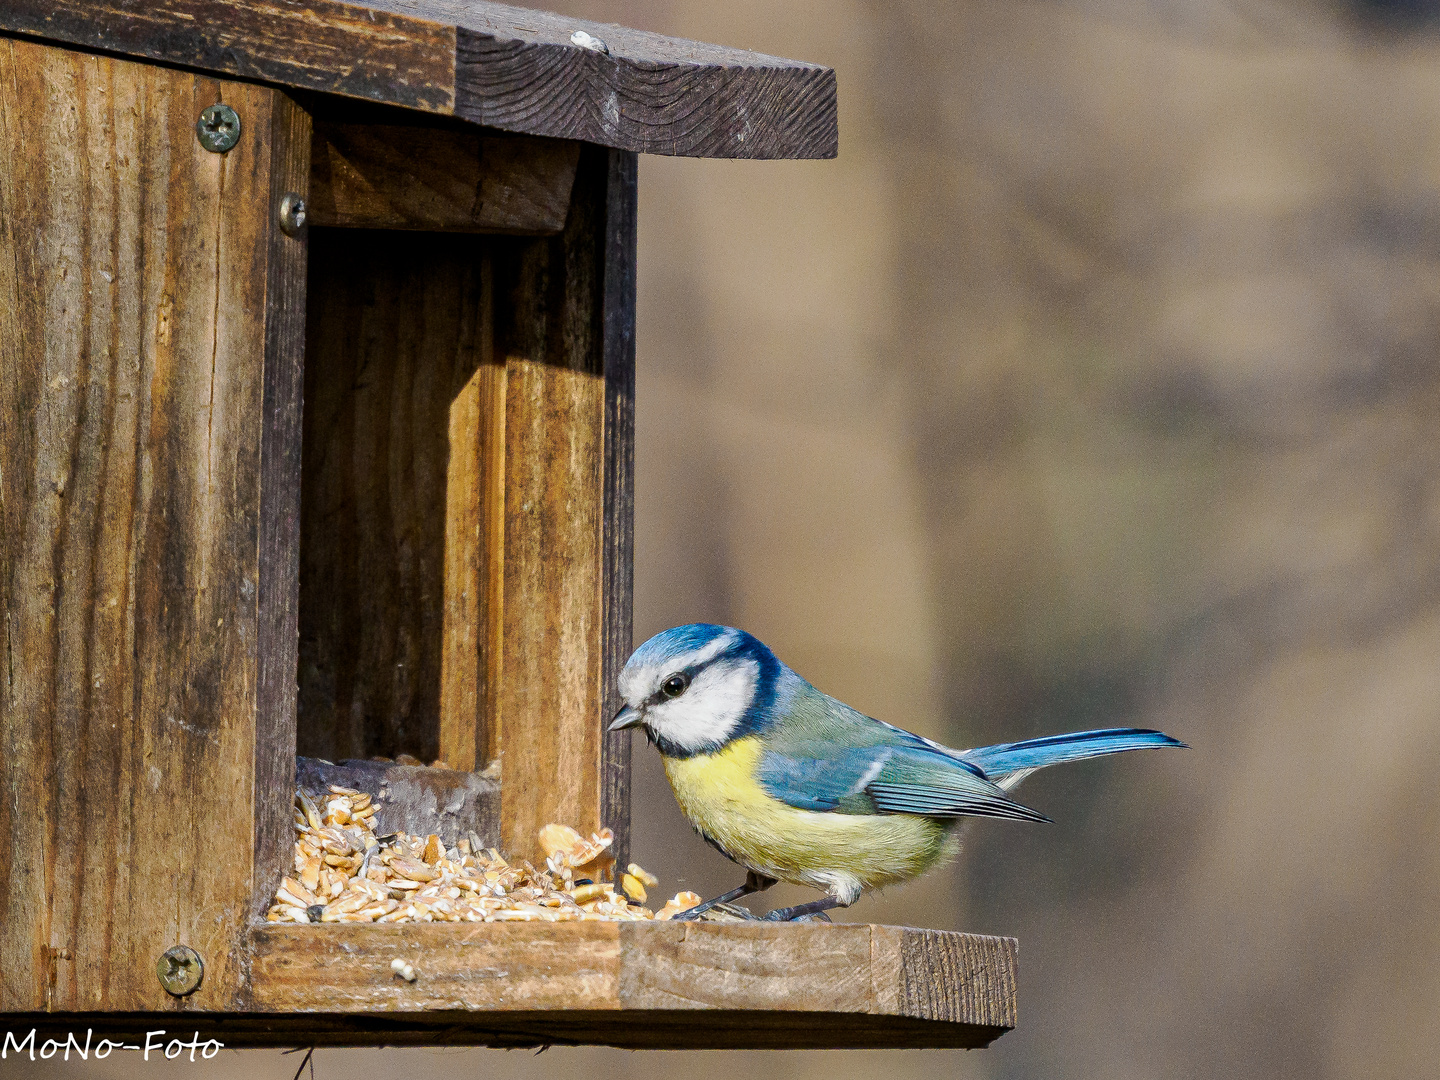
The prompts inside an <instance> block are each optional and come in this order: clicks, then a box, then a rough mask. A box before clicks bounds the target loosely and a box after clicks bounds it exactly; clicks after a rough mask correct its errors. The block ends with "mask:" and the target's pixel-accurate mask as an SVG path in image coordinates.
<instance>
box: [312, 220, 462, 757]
mask: <svg viewBox="0 0 1440 1080" xmlns="http://www.w3.org/2000/svg"><path fill="white" fill-rule="evenodd" d="M487 242H488V241H486V240H485V239H484V238H481V237H473V236H461V235H443V234H438V233H419V232H415V233H400V232H379V231H369V230H351V229H343V230H342V229H316V230H314V232H313V233H312V235H311V252H310V267H311V272H310V297H311V302H310V321H309V327H308V341H307V348H308V357H307V361H306V367H305V443H304V465H303V469H304V479H303V483H302V489H301V490H302V508H301V533H302V542H301V567H300V700H299V735H298V747H299V752H300V753H302V754H305V755H307V756H312V757H322V758H326V759H329V760H332V761H333V760H337V759H339V758H364V757H369V756H371V755H375V754H383V755H385V756H387V757H394V756H395V755H396V754H399V753H408V754H413V755H414V756H416V757H418V758H420V759H421V760H423V761H427V762H428V761H431V760H433V759H434V758H435V757H436V756H437V754H438V753H439V747H440V731H441V725H442V711H443V713H444V715H445V716H447V717H451V718H452V719H453V718H454V717H455V715H456V710H459V709H465V708H470V709H476V708H479V707H480V706H479V705H477V704H475V691H474V685H473V684H474V682H475V680H476V679H477V678H478V677H479V676H478V674H477V672H478V670H479V668H478V667H477V665H480V664H481V663H482V658H481V657H480V656H479V654H478V653H477V652H476V651H475V650H477V649H479V647H480V646H481V644H482V642H480V641H478V640H475V637H476V635H475V634H473V633H472V634H471V636H470V638H469V640H470V645H469V646H468V647H469V648H470V649H471V653H470V659H469V660H468V661H467V660H466V659H465V648H466V647H467V646H466V645H465V641H466V640H467V639H466V636H465V635H466V634H467V632H468V631H467V630H466V627H468V626H470V625H471V624H470V623H469V621H468V620H469V619H471V618H472V617H478V611H479V609H478V605H477V598H476V597H475V595H474V591H475V588H476V584H475V582H474V581H472V580H471V578H473V577H474V575H475V574H478V573H480V572H481V570H482V569H487V568H486V567H482V566H481V565H480V564H481V563H483V562H484V559H485V558H486V557H485V556H484V555H483V552H482V551H481V550H480V548H481V545H479V543H478V540H477V539H476V538H475V536H474V529H475V528H476V523H475V521H473V520H471V519H472V518H473V517H474V515H476V514H478V513H479V512H480V510H479V508H478V507H477V506H476V505H475V504H473V503H472V502H469V501H467V500H465V499H462V498H459V497H458V495H459V494H460V493H461V492H463V491H464V490H466V489H467V487H468V486H471V479H470V477H471V476H472V474H473V471H474V470H475V469H477V468H481V465H477V464H476V457H477V455H478V454H479V452H480V440H483V439H484V438H487V437H488V436H485V435H484V432H483V431H477V430H476V425H480V424H483V423H484V422H485V418H484V416H482V412H483V410H480V411H476V402H478V401H479V398H480V396H483V395H479V393H478V392H479V390H480V389H481V387H479V385H478V384H477V383H476V378H477V372H478V373H480V382H484V381H485V379H487V378H488V377H489V376H488V374H487V373H486V372H485V371H484V369H485V367H486V364H487V362H488V361H487V356H488V355H489V354H488V351H487V350H488V348H489V345H488V342H489V340H490V329H489V327H488V325H487V324H486V322H485V320H486V319H488V318H489V315H488V312H489V307H488V305H489V301H488V299H486V294H487V292H488V289H489V285H488V277H487V275H488V271H487V270H486V269H485V258H486V250H487V248H486V244H487ZM452 444H453V445H454V448H455V451H456V452H455V453H454V454H453V455H452ZM452 488H453V489H454V491H453V492H452ZM452 516H453V519H452ZM447 523H448V524H447ZM456 545H459V551H458V552H457V554H459V555H460V556H462V557H463V558H466V559H469V560H471V563H470V566H469V569H468V570H467V569H466V566H464V565H457V564H454V563H452V565H451V568H450V570H451V572H450V573H449V575H448V577H447V571H446V553H447V547H448V548H449V549H450V550H452V552H453V551H455V550H456ZM477 560H478V561H477ZM467 575H468V576H467ZM447 617H448V619H449V630H448V631H447V629H446V627H447ZM480 636H481V637H483V635H480ZM466 663H468V664H469V666H470V674H469V675H468V676H462V675H461V674H460V668H461V667H462V666H463V665H464V664H466ZM447 664H449V665H451V670H452V676H451V680H450V683H451V685H450V696H449V698H446V699H444V700H445V705H444V709H443V710H442V698H443V695H444V685H445V682H446V677H445V674H444V669H445V667H446V665H447ZM466 679H468V680H469V685H470V686H471V689H470V690H469V691H465V690H463V687H462V686H461V685H459V683H457V681H456V680H459V681H460V683H463V682H464V681H465V680H466ZM467 693H468V694H469V697H468V698H467V697H466V694H467ZM467 701H469V702H470V704H468V705H467V704H466V702H467ZM475 723H476V721H475V720H474V719H472V720H471V725H472V727H473V725H474V724H475ZM472 738H473V737H472ZM450 764H460V765H464V766H468V767H474V761H473V754H472V757H471V758H468V759H466V760H464V761H462V762H451V763H450Z"/></svg>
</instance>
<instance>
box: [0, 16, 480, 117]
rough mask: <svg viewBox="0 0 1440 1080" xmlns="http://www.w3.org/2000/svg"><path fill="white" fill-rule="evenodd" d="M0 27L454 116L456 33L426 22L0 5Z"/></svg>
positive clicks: (398, 18)
mask: <svg viewBox="0 0 1440 1080" xmlns="http://www.w3.org/2000/svg"><path fill="white" fill-rule="evenodd" d="M0 27H3V28H4V29H5V30H8V31H12V32H16V33H21V34H34V35H36V36H39V37H42V38H47V39H49V40H52V41H61V42H69V43H71V44H74V45H82V46H85V47H87V48H92V49H104V50H106V51H108V52H113V53H121V54H124V55H128V56H136V57H148V58H149V59H151V60H160V61H163V62H165V63H168V64H181V65H184V66H185V67H190V68H197V69H199V70H201V71H207V72H213V73H216V74H220V75H235V76H240V77H242V78H247V79H263V80H265V81H267V82H273V83H278V84H280V85H282V86H289V87H295V88H298V89H306V90H319V91H323V92H325V93H329V94H344V95H346V96H348V97H359V98H368V99H369V100H372V101H384V102H389V103H391V104H394V105H402V106H405V107H407V108H411V109H421V110H425V111H431V112H440V113H450V112H452V111H453V109H454V101H455V30H454V28H453V27H450V26H445V25H441V24H439V23H437V21H435V20H430V19H427V18H426V17H425V16H424V15H420V16H419V17H406V16H404V15H391V14H387V13H385V12H383V11H381V10H380V9H377V8H371V7H365V6H361V5H358V4H346V3H336V2H334V0H308V2H306V3H296V2H293V0H146V2H145V3H143V4H136V3H130V2H127V0H7V2H6V4H5V5H4V7H3V8H0ZM242 123H243V120H242Z"/></svg>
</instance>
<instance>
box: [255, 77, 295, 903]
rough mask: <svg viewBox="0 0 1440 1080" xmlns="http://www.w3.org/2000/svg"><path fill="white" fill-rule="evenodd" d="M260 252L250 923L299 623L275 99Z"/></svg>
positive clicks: (285, 821)
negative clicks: (265, 248) (264, 254)
mask: <svg viewBox="0 0 1440 1080" xmlns="http://www.w3.org/2000/svg"><path fill="white" fill-rule="evenodd" d="M270 159H271V167H270V207H271V214H270V218H269V220H270V237H269V242H270V251H269V256H268V270H267V277H266V282H265V374H264V387H263V390H262V402H261V408H262V416H261V424H262V430H261V436H260V558H259V578H258V580H257V593H258V603H259V609H260V621H259V627H258V632H257V637H256V642H255V647H256V654H257V656H256V687H255V710H256V711H255V716H256V726H255V739H256V744H255V769H256V774H255V789H256V790H257V791H258V792H261V793H262V795H263V797H262V798H261V799H260V800H259V802H258V803H257V805H256V807H255V875H256V877H255V886H254V892H253V897H252V904H253V907H252V909H251V915H252V916H254V917H259V916H260V915H261V914H263V912H264V910H265V907H266V900H267V898H269V897H271V896H274V895H275V888H276V886H277V885H279V884H280V878H281V876H282V875H283V873H284V870H285V868H286V867H287V866H288V865H289V863H290V855H291V844H292V843H293V842H294V833H293V832H292V831H291V828H290V809H289V804H288V802H287V801H286V800H285V798H284V797H283V793H284V792H287V791H290V790H292V789H293V788H294V786H295V753H294V746H295V670H296V664H297V663H298V650H299V618H300V589H299V583H300V436H301V422H302V416H303V406H302V401H301V395H302V392H303V389H304V382H305V376H304V368H305V307H306V299H305V279H306V255H307V252H308V250H309V244H308V239H309V236H308V233H306V232H302V233H301V234H300V235H297V236H289V235H287V234H286V233H285V232H284V231H283V230H281V229H280V228H278V227H276V216H275V212H276V211H277V210H278V208H279V206H280V203H281V200H282V199H284V198H285V197H286V196H287V195H296V196H298V197H299V198H301V199H308V198H309V181H310V117H309V114H308V113H306V112H305V111H304V110H303V109H301V108H300V107H299V106H298V105H296V104H295V103H294V102H293V101H291V100H290V99H289V98H287V97H284V96H282V95H276V98H275V107H274V111H273V113H272V116H271V123H270Z"/></svg>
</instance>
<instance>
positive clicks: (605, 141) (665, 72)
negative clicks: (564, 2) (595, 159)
mask: <svg viewBox="0 0 1440 1080" xmlns="http://www.w3.org/2000/svg"><path fill="white" fill-rule="evenodd" d="M397 6H398V4H397ZM436 6H439V5H438V4H437V5H436ZM447 10H448V9H447ZM534 14H541V16H542V17H541V18H539V19H534V18H533V17H532V16H533V15H534ZM517 15H518V18H513V19H512V18H504V19H501V18H496V19H493V20H486V19H484V18H483V16H482V15H481V12H480V10H479V9H478V6H477V9H474V14H473V15H472V16H471V17H469V18H464V17H462V18H461V19H459V20H457V22H458V23H459V29H458V30H457V33H456V54H455V115H456V116H463V117H464V118H465V119H467V120H473V121H474V122H475V123H478V124H485V125H487V126H489V127H497V128H501V129H503V130H506V131H526V132H530V133H532V134H535V135H552V136H555V137H557V138H563V139H580V140H583V141H585V142H592V143H598V144H600V145H601V146H609V147H614V148H616V149H619V150H631V151H635V152H638V153H642V154H665V155H668V156H671V157H708V158H833V157H834V156H835V155H836V154H837V153H838V152H839V145H840V141H839V127H838V124H837V118H836V117H837V112H836V87H835V73H834V72H833V71H831V70H830V69H828V68H821V67H814V66H811V65H808V64H806V65H801V64H796V63H792V62H790V61H780V60H776V59H774V58H772V57H764V56H760V55H758V54H755V53H751V54H749V55H748V56H747V55H743V54H742V55H731V56H727V57H725V58H724V59H723V60H718V62H717V61H710V62H707V61H705V60H699V59H691V58H688V57H686V56H685V52H686V49H685V45H686V44H688V43H682V42H672V41H669V40H667V39H663V38H659V37H658V35H643V36H641V35H639V34H638V33H636V32H634V31H630V32H628V33H627V32H625V31H624V30H622V29H621V28H620V27H615V26H600V25H593V24H588V23H582V22H579V21H577V20H568V19H561V18H560V17H559V16H549V17H548V18H546V17H544V15H543V13H531V12H528V11H526V12H522V13H517ZM521 21H523V22H531V21H535V22H539V23H540V24H541V25H542V26H543V27H544V28H545V29H544V31H543V32H542V33H538V34H521V33H519V32H517V31H516V30H515V28H514V24H515V23H517V22H521ZM467 22H468V23H472V24H475V23H478V24H480V25H482V26H487V27H488V26H490V25H493V26H495V30H494V31H492V30H489V29H482V30H474V29H470V28H469V27H467V26H466V25H465V24H466V23H467ZM585 27H588V28H589V32H592V33H594V34H595V35H596V36H602V35H603V37H602V40H604V41H606V43H607V44H609V43H610V42H612V41H613V42H615V43H616V44H615V45H611V48H610V55H608V56H603V55H599V54H597V53H594V52H590V51H588V50H577V49H575V48H574V47H573V46H572V45H570V44H569V35H570V34H571V33H572V32H573V31H574V30H575V29H580V28H585ZM562 35H563V37H562ZM556 38H561V40H556ZM697 51H698V50H697Z"/></svg>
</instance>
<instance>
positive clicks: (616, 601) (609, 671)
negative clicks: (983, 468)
mask: <svg viewBox="0 0 1440 1080" xmlns="http://www.w3.org/2000/svg"><path fill="white" fill-rule="evenodd" d="M608 164H609V175H608V177H607V179H606V187H605V278H604V286H603V289H604V292H603V297H602V301H601V318H602V320H603V333H604V338H603V343H602V348H603V350H604V357H603V366H604V372H605V466H604V478H603V483H604V488H605V491H604V516H603V520H602V523H601V529H602V533H601V557H602V559H603V560H604V564H603V568H602V574H603V578H602V581H601V589H602V596H601V607H602V614H601V617H602V620H603V623H602V627H601V634H602V635H603V640H602V642H601V646H600V648H601V669H602V670H601V676H600V687H601V691H602V697H601V703H602V709H601V714H600V718H599V719H600V724H601V735H600V739H601V741H600V819H601V820H602V821H604V822H605V823H606V824H607V825H609V826H610V828H612V829H613V830H614V831H615V845H614V851H615V854H616V858H617V860H618V861H619V863H620V865H621V866H624V865H625V864H626V863H627V862H628V861H629V852H630V742H631V740H630V738H629V736H628V735H619V736H617V735H608V734H607V733H606V732H605V731H604V728H605V727H606V726H608V724H609V721H610V718H611V717H613V716H614V714H615V713H616V712H617V711H618V710H619V708H620V704H621V702H620V690H619V687H618V685H617V680H618V679H619V677H620V671H621V669H622V668H623V667H624V666H625V661H626V660H628V659H629V658H630V653H631V651H632V649H633V647H634V619H633V617H632V614H631V598H632V595H633V593H634V585H635V234H636V196H637V179H638V166H639V162H638V161H637V160H636V157H635V155H634V154H632V153H629V152H627V151H624V150H612V151H611V152H610V154H609V162H608Z"/></svg>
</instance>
